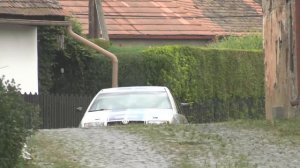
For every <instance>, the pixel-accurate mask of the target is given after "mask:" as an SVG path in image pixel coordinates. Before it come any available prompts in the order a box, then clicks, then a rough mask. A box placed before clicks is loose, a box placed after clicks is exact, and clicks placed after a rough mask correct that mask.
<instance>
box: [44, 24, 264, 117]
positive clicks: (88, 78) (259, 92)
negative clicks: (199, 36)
mask: <svg viewBox="0 0 300 168" xmlns="http://www.w3.org/2000/svg"><path fill="white" fill-rule="evenodd" d="M54 29H55V30H57V28H54ZM40 31H41V32H40V33H39V34H40V35H41V36H42V35H43V33H42V32H43V31H46V32H47V31H48V32H49V31H51V29H50V30H49V28H47V29H46V30H42V29H40ZM51 32H55V33H56V35H60V34H63V35H64V36H65V45H64V48H63V49H60V48H55V47H52V46H55V45H53V43H57V42H56V38H53V37H52V36H53V34H52V36H51V37H48V36H49V34H48V35H47V37H48V38H43V37H40V38H39V39H40V43H41V44H43V45H40V47H41V48H42V49H44V48H47V47H48V46H50V47H48V48H47V49H44V50H40V53H39V54H40V55H39V57H42V59H40V60H42V61H41V62H40V64H39V67H40V69H39V76H40V83H41V85H40V88H42V89H41V90H40V93H43V92H55V93H72V94H74V93H76V94H89V95H90V94H92V95H94V94H96V93H97V92H98V91H99V90H100V89H102V88H108V87H111V74H112V71H111V70H112V66H111V65H112V64H111V61H110V60H109V59H108V58H106V57H104V56H103V55H101V54H99V53H96V52H95V51H93V50H91V49H89V48H86V47H85V46H83V45H82V44H80V43H77V42H76V41H74V40H73V39H72V38H70V37H68V36H67V35H66V34H65V32H64V31H51ZM55 33H54V34H55ZM79 33H80V32H79ZM54 37H55V36H54ZM47 43H50V44H49V45H47ZM109 50H111V51H113V52H114V53H115V54H116V55H117V57H118V59H119V86H132V85H163V86H167V87H169V88H170V89H171V90H172V92H173V94H174V96H175V97H176V98H177V99H178V100H180V101H185V102H194V103H195V104H199V103H203V102H222V103H221V104H222V106H218V107H217V108H218V109H223V108H224V110H223V111H224V112H225V113H228V115H227V116H230V118H241V117H248V116H249V115H245V113H250V114H251V116H256V118H257V117H259V116H263V110H261V109H262V108H261V106H262V103H261V100H262V99H263V97H264V65H263V53H262V51H258V50H251V51H247V50H232V49H212V48H210V49H209V48H196V47H185V46H164V47H154V48H148V49H143V50H141V49H139V48H130V49H127V50H126V49H124V50H123V49H120V48H116V47H111V48H109ZM43 58H46V59H45V60H46V61H43V60H44V59H43ZM45 65H46V66H45ZM61 68H63V69H64V73H63V74H62V73H61ZM44 74H45V75H44ZM250 99H251V102H254V103H252V104H257V106H253V109H250V112H249V109H246V108H242V110H240V108H235V110H232V109H234V106H235V104H234V102H235V101H236V100H250ZM219 104H220V103H219ZM241 104H243V103H241ZM241 106H242V105H241ZM214 109H215V108H214ZM255 110H256V112H255ZM246 111H247V112H246Z"/></svg>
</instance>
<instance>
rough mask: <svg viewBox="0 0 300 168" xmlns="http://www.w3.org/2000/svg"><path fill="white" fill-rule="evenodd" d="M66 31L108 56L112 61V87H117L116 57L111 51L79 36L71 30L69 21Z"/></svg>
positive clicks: (77, 39)
mask: <svg viewBox="0 0 300 168" xmlns="http://www.w3.org/2000/svg"><path fill="white" fill-rule="evenodd" d="M67 30H68V33H69V34H70V35H71V37H73V38H74V39H75V40H76V41H78V42H81V43H83V44H84V45H86V46H89V47H91V48H93V49H95V50H97V51H98V52H100V53H102V54H103V55H104V56H106V57H108V58H110V59H111V61H112V87H118V58H117V57H116V56H115V55H114V54H113V53H111V52H109V51H107V50H105V49H103V48H101V47H99V46H98V45H96V44H94V43H92V42H90V41H89V40H87V39H85V38H83V37H81V36H79V35H78V34H76V33H74V32H73V30H72V26H71V23H70V25H68V28H67Z"/></svg>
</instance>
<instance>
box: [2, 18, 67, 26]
mask: <svg viewBox="0 0 300 168" xmlns="http://www.w3.org/2000/svg"><path fill="white" fill-rule="evenodd" d="M0 24H19V25H32V26H46V25H48V26H68V25H69V24H70V22H69V21H54V20H28V19H5V18H0Z"/></svg>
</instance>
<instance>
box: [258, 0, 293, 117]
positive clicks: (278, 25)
mask: <svg viewBox="0 0 300 168" xmlns="http://www.w3.org/2000/svg"><path fill="white" fill-rule="evenodd" d="M263 11H264V21H263V22H264V23H263V25H264V50H265V87H266V89H265V90H266V105H265V107H266V117H267V119H269V120H271V119H274V118H292V117H294V115H295V114H296V112H297V109H296V108H295V107H292V106H291V104H290V101H291V100H293V99H295V98H296V97H297V95H296V94H297V90H296V89H297V87H296V84H297V83H296V73H297V72H296V71H297V69H296V59H295V57H296V56H295V55H296V54H295V31H294V30H295V25H294V22H295V0H288V1H282V0H278V1H277V0H276V1H274V0H263Z"/></svg>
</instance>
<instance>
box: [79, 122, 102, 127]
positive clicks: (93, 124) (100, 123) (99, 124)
mask: <svg viewBox="0 0 300 168" xmlns="http://www.w3.org/2000/svg"><path fill="white" fill-rule="evenodd" d="M101 126H105V123H104V122H87V123H84V124H83V128H91V127H101Z"/></svg>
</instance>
